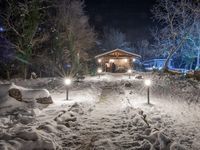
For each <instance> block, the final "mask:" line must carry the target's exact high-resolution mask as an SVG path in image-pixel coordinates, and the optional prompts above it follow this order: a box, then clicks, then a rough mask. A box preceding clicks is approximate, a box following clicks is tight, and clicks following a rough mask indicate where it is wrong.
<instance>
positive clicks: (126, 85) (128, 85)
mask: <svg viewBox="0 0 200 150" xmlns="http://www.w3.org/2000/svg"><path fill="white" fill-rule="evenodd" d="M124 86H125V87H132V84H131V83H125V85H124Z"/></svg>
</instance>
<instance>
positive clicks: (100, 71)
mask: <svg viewBox="0 0 200 150" xmlns="http://www.w3.org/2000/svg"><path fill="white" fill-rule="evenodd" d="M97 73H98V74H99V78H100V75H101V73H102V69H101V68H98V69H97Z"/></svg>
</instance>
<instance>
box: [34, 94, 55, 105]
mask: <svg viewBox="0 0 200 150" xmlns="http://www.w3.org/2000/svg"><path fill="white" fill-rule="evenodd" d="M36 101H37V103H40V104H52V103H53V100H52V98H51V96H49V97H41V98H36Z"/></svg>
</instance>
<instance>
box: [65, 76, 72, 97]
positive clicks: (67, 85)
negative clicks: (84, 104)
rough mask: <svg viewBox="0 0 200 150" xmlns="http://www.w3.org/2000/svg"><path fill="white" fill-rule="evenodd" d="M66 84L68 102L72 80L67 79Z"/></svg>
mask: <svg viewBox="0 0 200 150" xmlns="http://www.w3.org/2000/svg"><path fill="white" fill-rule="evenodd" d="M64 83H65V86H66V100H68V99H69V86H70V85H71V83H72V81H71V79H70V78H65V79H64Z"/></svg>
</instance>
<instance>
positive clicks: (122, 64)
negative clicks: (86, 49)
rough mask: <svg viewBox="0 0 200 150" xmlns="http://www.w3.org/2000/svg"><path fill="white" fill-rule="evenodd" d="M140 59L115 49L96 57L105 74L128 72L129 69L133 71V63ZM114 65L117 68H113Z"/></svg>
mask: <svg viewBox="0 0 200 150" xmlns="http://www.w3.org/2000/svg"><path fill="white" fill-rule="evenodd" d="M140 58H141V56H140V55H137V54H134V53H131V52H127V51H125V50H121V49H115V50H112V51H108V52H105V53H102V54H99V55H97V56H95V59H96V61H97V63H98V66H99V67H101V68H102V69H103V71H104V72H126V71H127V70H128V69H133V68H134V66H133V62H134V61H136V60H139V59H140ZM113 65H114V66H115V68H113Z"/></svg>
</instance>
